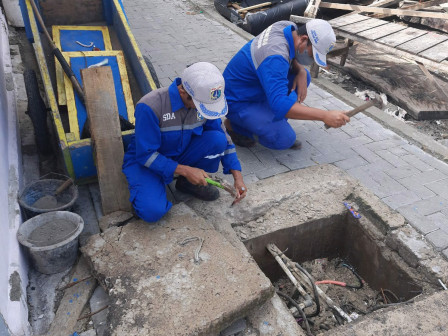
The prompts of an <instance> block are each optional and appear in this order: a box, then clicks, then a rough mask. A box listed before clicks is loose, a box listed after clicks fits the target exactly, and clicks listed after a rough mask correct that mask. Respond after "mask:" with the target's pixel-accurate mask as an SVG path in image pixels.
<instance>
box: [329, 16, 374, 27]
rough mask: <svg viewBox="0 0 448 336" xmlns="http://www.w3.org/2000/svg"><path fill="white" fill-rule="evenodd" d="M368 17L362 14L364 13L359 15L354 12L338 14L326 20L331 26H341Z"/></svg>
mask: <svg viewBox="0 0 448 336" xmlns="http://www.w3.org/2000/svg"><path fill="white" fill-rule="evenodd" d="M368 19H369V17H367V16H364V15H359V14H354V15H344V16H340V17H338V18H336V19H333V20H330V21H328V22H329V23H330V24H331V26H332V27H342V26H345V25H349V24H352V23H355V22H359V21H364V20H368Z"/></svg>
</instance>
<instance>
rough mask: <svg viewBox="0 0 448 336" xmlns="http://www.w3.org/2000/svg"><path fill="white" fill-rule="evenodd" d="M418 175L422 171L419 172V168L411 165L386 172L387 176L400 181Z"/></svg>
mask: <svg viewBox="0 0 448 336" xmlns="http://www.w3.org/2000/svg"><path fill="white" fill-rule="evenodd" d="M418 173H420V170H418V169H417V168H414V167H412V166H410V165H406V166H401V167H398V168H393V169H389V170H387V171H386V174H387V175H389V176H390V177H392V178H394V179H396V180H400V179H402V178H405V177H409V176H413V175H416V174H418ZM398 182H400V181H398Z"/></svg>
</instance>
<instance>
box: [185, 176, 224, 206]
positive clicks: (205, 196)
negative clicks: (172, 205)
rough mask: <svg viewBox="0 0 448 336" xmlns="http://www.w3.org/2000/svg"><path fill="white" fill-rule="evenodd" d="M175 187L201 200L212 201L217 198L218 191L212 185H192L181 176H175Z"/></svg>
mask: <svg viewBox="0 0 448 336" xmlns="http://www.w3.org/2000/svg"><path fill="white" fill-rule="evenodd" d="M176 189H177V190H179V191H182V192H184V193H186V194H190V195H193V196H194V197H196V198H199V199H200V200H203V201H214V200H217V199H218V198H219V191H218V189H216V188H215V187H214V186H211V185H207V186H201V185H194V184H192V183H190V182H188V180H187V179H186V178H185V177H183V176H179V177H178V178H177V181H176Z"/></svg>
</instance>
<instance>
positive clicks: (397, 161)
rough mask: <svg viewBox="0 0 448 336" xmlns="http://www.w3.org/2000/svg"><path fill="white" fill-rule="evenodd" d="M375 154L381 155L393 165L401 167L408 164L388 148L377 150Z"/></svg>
mask: <svg viewBox="0 0 448 336" xmlns="http://www.w3.org/2000/svg"><path fill="white" fill-rule="evenodd" d="M376 154H377V155H379V156H381V157H382V158H383V159H384V160H386V161H387V162H389V163H390V164H392V165H394V166H395V167H403V166H407V165H408V163H407V162H405V161H403V160H402V159H400V157H398V156H396V155H395V154H392V153H391V152H390V150H388V149H384V150H379V151H377V152H376Z"/></svg>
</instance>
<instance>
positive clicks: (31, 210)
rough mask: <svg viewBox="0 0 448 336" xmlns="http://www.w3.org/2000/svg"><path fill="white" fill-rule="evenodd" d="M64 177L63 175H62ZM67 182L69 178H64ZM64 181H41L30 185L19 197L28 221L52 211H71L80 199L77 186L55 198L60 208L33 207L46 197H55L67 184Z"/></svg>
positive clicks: (70, 187)
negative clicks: (57, 191)
mask: <svg viewBox="0 0 448 336" xmlns="http://www.w3.org/2000/svg"><path fill="white" fill-rule="evenodd" d="M54 175H59V174H54ZM61 176H63V175H61ZM64 178H65V180H67V179H68V177H64ZM65 180H62V179H40V180H37V181H33V182H31V183H30V184H28V185H27V186H26V187H25V188H24V189H23V190H22V192H21V193H20V195H19V204H20V206H21V208H22V210H23V211H24V213H25V216H26V219H28V218H32V217H34V216H37V215H39V214H42V213H46V212H50V211H68V210H71V209H72V207H73V205H74V204H75V202H76V200H77V199H78V187H77V186H76V185H75V184H72V185H71V186H69V187H68V188H67V189H66V190H64V191H63V192H61V193H60V194H59V195H58V196H55V198H56V200H57V203H58V206H57V207H55V208H52V209H40V208H36V207H33V204H34V203H35V202H36V201H37V200H38V199H40V198H41V197H44V196H53V195H54V194H55V192H56V190H57V189H58V188H59V187H60V186H61V184H63V183H64V182H65Z"/></svg>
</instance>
